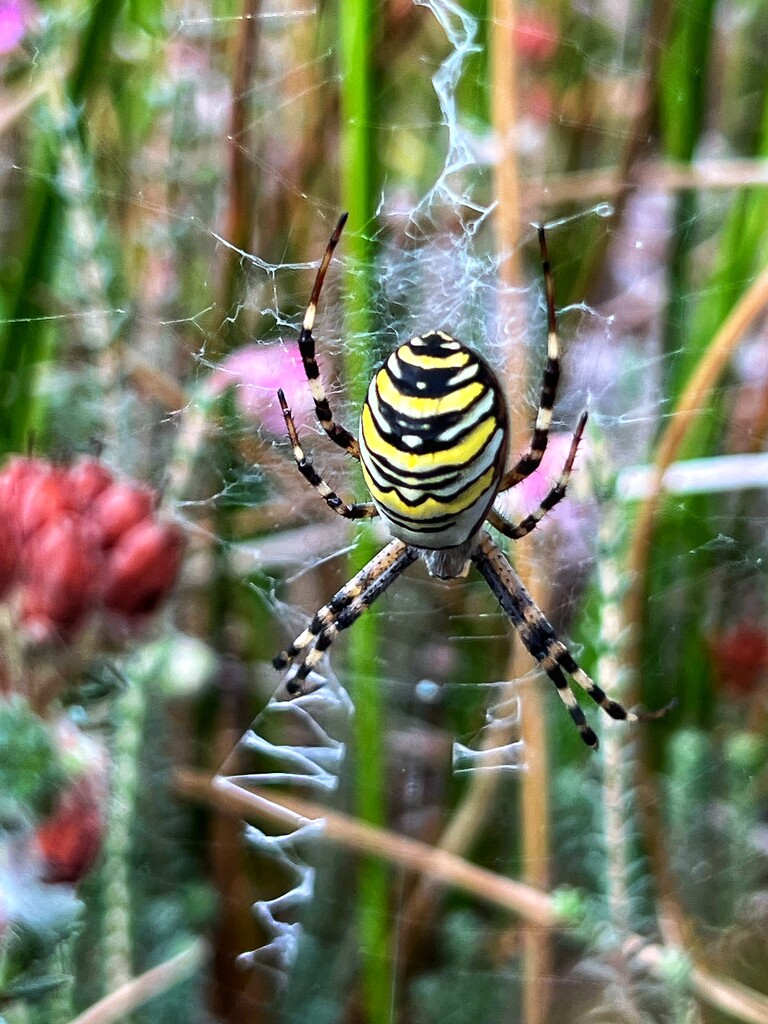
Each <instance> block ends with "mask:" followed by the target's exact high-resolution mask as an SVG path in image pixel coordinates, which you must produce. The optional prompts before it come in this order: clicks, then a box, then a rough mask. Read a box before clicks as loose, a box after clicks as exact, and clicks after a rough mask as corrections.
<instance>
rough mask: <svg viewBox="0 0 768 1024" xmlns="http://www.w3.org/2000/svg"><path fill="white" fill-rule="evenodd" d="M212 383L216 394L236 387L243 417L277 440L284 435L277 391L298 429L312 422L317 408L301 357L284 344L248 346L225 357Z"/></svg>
mask: <svg viewBox="0 0 768 1024" xmlns="http://www.w3.org/2000/svg"><path fill="white" fill-rule="evenodd" d="M210 383H211V389H212V390H213V393H214V394H220V393H221V392H222V391H225V390H226V389H227V388H234V389H235V400H236V402H237V405H238V407H239V409H240V413H241V415H242V416H243V417H244V418H246V419H249V420H251V421H253V422H255V423H258V424H259V425H260V426H262V427H264V429H265V430H267V431H269V433H270V434H274V435H275V436H276V437H284V436H285V421H284V420H283V414H282V413H281V411H280V405H279V403H278V401H277V389H278V388H282V389H283V391H284V392H285V397H286V398H287V400H288V405H289V407H290V409H291V411H292V413H293V418H294V420H295V422H296V425H297V426H298V427H299V428H301V427H302V426H305V425H306V424H307V423H308V422H310V420H311V414H312V410H313V408H314V406H313V404H312V395H311V394H310V390H309V385H308V384H307V378H306V376H305V374H304V367H303V366H302V363H301V357H300V356H299V354H298V352H292V351H289V350H288V349H286V348H283V346H282V345H245V346H244V347H243V348H240V349H238V350H237V351H236V352H232V354H231V355H228V356H227V357H226V359H225V360H224V361H223V362H222V364H221V366H220V367H219V368H218V370H216V372H215V373H214V374H213V376H212V377H211V382H210Z"/></svg>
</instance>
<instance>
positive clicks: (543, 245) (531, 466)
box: [499, 225, 560, 491]
mask: <svg viewBox="0 0 768 1024" xmlns="http://www.w3.org/2000/svg"><path fill="white" fill-rule="evenodd" d="M538 233H539V249H540V251H541V268H542V272H543V274H544V290H545V292H546V296H547V362H546V365H545V367H544V379H543V381H542V384H541V397H540V398H539V410H538V412H537V413H536V423H535V425H534V428H533V438H532V440H531V447H530V449H529V450H528V451H527V452H526V453H525V455H523V456H521V457H520V458H519V459H518V460H517V462H516V464H515V465H514V466H513V467H512V469H510V470H508V471H507V472H506V473H505V474H504V476H503V478H502V481H501V484H500V486H499V491H506V490H508V488H510V487H514V486H515V484H519V483H520V481H521V480H525V478H526V477H527V476H530V475H531V473H533V472H534V470H535V469H536V468H537V467H538V466H539V463H540V462H541V460H542V458H543V456H544V452H545V451H546V448H547V441H548V439H549V428H550V425H551V423H552V410H553V409H554V407H555V397H556V395H557V382H558V381H559V379H560V345H559V341H558V335H557V315H556V313H555V280H554V277H553V276H552V267H551V265H550V262H549V252H548V251H547V236H546V232H545V231H544V227H543V225H539V228H538Z"/></svg>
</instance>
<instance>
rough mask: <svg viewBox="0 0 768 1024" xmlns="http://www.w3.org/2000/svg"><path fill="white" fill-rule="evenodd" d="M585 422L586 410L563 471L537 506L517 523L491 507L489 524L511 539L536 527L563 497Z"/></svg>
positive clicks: (575, 433)
mask: <svg viewBox="0 0 768 1024" xmlns="http://www.w3.org/2000/svg"><path fill="white" fill-rule="evenodd" d="M586 424H587V414H586V412H583V413H582V414H581V416H580V418H579V422H578V423H577V425H576V430H575V431H574V433H573V439H572V440H571V447H570V450H569V452H568V458H567V459H566V460H565V465H564V466H563V471H562V473H561V474H560V476H559V477H558V479H557V483H556V484H555V486H554V487H553V488H552V489H551V490H550V492H549V493H548V494H547V495H546V497H545V498H544V500H543V501H542V502H541V504H540V505H539V507H538V508H537V509H536V510H535V511H534V512H531V514H530V515H528V516H526V517H525V519H523V520H522V521H521V522H519V523H517V524H515V523H510V522H509V520H508V519H505V518H504V516H503V515H501V513H500V512H497V511H496V510H495V509H493V508H492V509H491V510H490V512H489V513H488V522H489V523H490V524H491V526H493V527H495V528H496V529H497V530H498V531H499V532H500V533H503V534H504V536H505V537H509V538H510V539H511V540H520V538H521V537H525V536H526V535H527V534H529V533H531V531H532V530H535V529H536V527H537V526H538V525H539V523H540V522H541V520H542V519H543V518H544V516H545V515H546V514H547V512H551V511H552V509H553V508H554V507H555V505H557V504H558V502H560V501H562V500H563V498H564V497H565V492H566V490H567V488H568V480H569V479H570V476H571V471H572V469H573V461H574V459H575V458H576V451H577V449H578V447H579V442H580V441H581V438H582V435H583V434H584V427H585V426H586Z"/></svg>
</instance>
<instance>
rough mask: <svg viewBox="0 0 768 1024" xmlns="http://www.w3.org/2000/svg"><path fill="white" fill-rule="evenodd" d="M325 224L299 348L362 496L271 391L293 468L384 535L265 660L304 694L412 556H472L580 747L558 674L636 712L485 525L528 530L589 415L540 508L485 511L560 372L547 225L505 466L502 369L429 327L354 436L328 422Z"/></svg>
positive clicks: (512, 477)
mask: <svg viewBox="0 0 768 1024" xmlns="http://www.w3.org/2000/svg"><path fill="white" fill-rule="evenodd" d="M346 219H347V217H346V214H344V215H343V216H342V217H341V219H340V220H339V223H338V224H337V226H336V229H335V231H334V232H333V234H332V236H331V239H330V241H329V243H328V247H327V248H326V251H325V255H324V257H323V260H322V262H321V264H320V269H319V270H318V272H317V278H316V279H315V285H314V288H313V289H312V295H311V297H310V300H309V305H308V306H307V310H306V313H305V314H304V324H303V327H302V330H301V334H300V336H299V351H300V353H301V357H302V360H303V362H304V369H305V371H306V374H307V379H308V381H309V385H310V388H311V391H312V396H313V398H314V402H315V410H316V412H317V417H318V419H319V421H320V424H321V426H322V427H323V429H324V430H325V432H326V434H327V435H328V437H329V438H330V439H331V440H332V441H333V442H334V443H335V444H337V445H339V447H341V448H343V449H344V450H345V451H346V452H347V453H348V454H349V455H352V456H353V457H354V458H356V459H359V460H360V462H361V465H362V470H363V476H364V478H365V483H366V486H367V487H368V490H369V492H370V495H371V498H372V501H371V502H367V503H362V504H354V505H348V504H346V503H345V502H343V501H342V500H341V498H339V496H338V495H337V494H336V493H335V492H334V491H333V490H332V489H331V488H330V487H329V486H328V484H327V483H326V482H325V481H324V480H323V478H322V477H321V476H320V474H319V473H318V472H317V471H316V470H315V468H314V466H313V465H312V463H311V462H310V461H309V460H308V459H307V458H306V456H305V455H304V451H303V449H302V447H301V442H300V440H299V436H298V432H297V430H296V426H295V424H294V422H293V418H292V417H291V413H290V411H289V409H288V406H287V403H286V401H285V396H284V395H283V393H282V391H280V392H278V397H279V399H280V406H281V408H282V410H283V414H284V416H285V422H286V426H287V428H288V434H289V436H290V439H291V444H292V445H293V454H294V458H295V459H296V464H297V466H298V468H299V471H300V472H301V474H302V475H303V476H304V477H305V478H306V479H307V480H308V481H309V483H311V484H312V485H313V487H315V488H316V489H317V491H318V492H319V493H320V495H321V496H322V497H323V498H324V499H325V501H326V502H327V504H328V505H329V506H330V507H331V508H332V509H333V510H334V511H335V512H337V513H338V514H339V515H341V516H344V518H346V519H365V518H371V517H372V516H376V515H380V516H381V517H382V518H383V519H384V520H385V521H386V522H387V525H388V527H389V530H390V533H391V534H392V538H393V539H392V540H391V541H390V542H389V543H388V544H387V545H386V546H385V547H384V548H382V550H381V551H380V552H379V553H378V554H377V555H376V556H375V557H374V558H373V559H371V561H370V562H368V564H367V565H365V566H364V567H363V568H362V569H361V570H360V571H359V572H358V573H357V574H356V575H355V576H354V577H353V578H352V579H351V580H350V581H349V583H347V584H346V585H345V586H343V587H342V588H341V590H339V592H338V593H337V594H335V595H334V597H333V598H331V600H330V601H329V602H328V604H327V605H325V606H324V607H323V608H321V609H320V611H319V612H317V614H316V615H315V617H314V618H313V620H312V622H311V623H310V624H309V626H308V627H307V629H305V630H304V631H303V632H302V633H301V634H300V635H299V636H298V637H296V639H295V640H294V642H293V643H292V644H291V645H290V646H289V647H288V648H287V649H286V650H284V651H282V652H281V653H280V654H278V655H277V657H275V659H274V665H275V667H276V668H279V669H282V668H285V667H286V666H287V665H288V664H290V662H292V661H294V660H296V661H297V662H298V664H297V666H296V668H295V671H294V673H293V675H292V676H291V677H290V679H289V680H288V682H287V687H288V689H289V692H291V693H294V694H296V693H301V692H302V688H303V686H304V680H306V678H307V676H308V675H309V674H310V672H311V671H312V670H313V668H314V667H315V666H316V665H317V664H318V662H319V661H320V658H321V657H322V654H323V652H324V651H325V650H327V648H328V647H329V646H330V645H331V643H332V641H333V639H334V638H335V637H336V636H337V635H338V633H339V632H341V630H343V629H346V628H348V627H349V626H351V625H352V623H353V622H355V620H356V619H357V618H358V617H359V616H360V615H361V614H362V613H363V612H364V611H365V610H366V608H368V607H370V605H371V604H372V603H373V602H374V601H375V600H376V598H377V597H378V596H379V595H380V594H382V593H383V592H384V591H385V590H386V589H387V587H388V586H389V585H390V584H391V583H393V582H394V581H395V580H396V579H397V577H398V576H400V575H401V573H402V572H403V571H404V570H405V569H406V568H407V567H408V566H409V565H410V564H411V563H412V562H414V561H416V559H417V558H421V559H422V560H423V561H424V562H425V564H426V566H427V569H428V570H429V571H430V572H431V573H432V574H433V575H435V576H439V577H441V578H443V579H452V578H454V577H456V576H460V575H463V574H464V573H465V572H466V571H467V569H468V568H469V566H470V564H471V563H474V565H475V566H476V568H477V569H478V570H479V572H480V573H481V575H482V576H483V577H484V578H485V579H486V581H487V582H488V585H489V586H490V588H491V590H492V591H493V593H494V595H495V596H496V598H497V600H498V602H499V604H500V605H501V607H502V609H503V610H504V612H505V613H506V615H507V616H508V618H509V620H510V621H511V623H512V625H513V626H514V627H515V629H516V630H517V631H518V633H519V635H520V639H521V640H522V642H523V644H524V645H525V647H526V648H527V649H528V651H529V652H530V654H531V655H533V657H534V658H535V659H536V660H537V661H538V662H539V664H540V665H541V667H542V668H543V669H544V671H545V672H546V673H547V675H548V676H549V678H550V679H551V680H552V682H553V683H554V684H555V686H556V687H557V692H558V693H559V694H560V697H561V698H562V700H563V702H564V703H565V705H566V707H567V708H568V711H569V713H570V715H571V718H572V719H573V721H574V722H575V723H576V726H577V728H578V729H579V732H580V733H581V736H582V738H583V740H584V742H585V743H587V744H589V746H591V747H596V746H597V736H596V735H595V733H594V730H593V729H592V728H590V726H589V725H588V724H587V721H586V718H585V716H584V712H583V711H582V710H581V707H580V706H579V704H578V702H577V700H576V697H575V696H574V694H573V691H572V690H571V688H570V685H569V684H568V681H567V679H566V676H565V673H567V674H568V675H569V676H570V677H571V678H572V679H573V680H574V681H575V682H576V683H577V684H578V685H579V686H581V687H582V688H583V689H584V690H585V691H586V693H587V694H588V695H589V696H590V697H591V698H592V700H594V701H595V702H596V703H597V704H599V705H600V707H602V708H603V710H604V711H606V712H607V713H608V714H609V715H610V716H611V717H612V718H618V719H632V720H634V719H636V718H637V717H639V716H638V715H636V714H633V713H630V712H628V711H626V710H625V709H624V708H623V707H622V706H621V704H618V703H617V702H616V701H614V700H611V698H610V697H608V696H606V694H605V693H604V692H603V691H602V690H601V689H600V687H599V686H597V685H596V684H595V683H594V682H593V681H592V679H590V677H589V676H588V675H587V673H586V672H585V671H584V670H583V669H582V668H580V666H579V665H578V664H577V662H576V661H575V660H574V658H573V657H572V656H571V654H570V652H569V651H568V649H567V648H566V647H565V645H564V644H563V643H562V642H561V641H560V640H558V638H557V636H556V635H555V632H554V630H553V628H552V626H551V625H550V624H549V622H548V621H547V619H546V618H545V617H544V614H543V613H542V612H541V611H540V609H539V608H538V607H537V606H536V604H535V603H534V601H533V600H532V598H531V597H530V595H529V594H528V592H527V591H526V590H525V588H524V586H523V584H522V583H521V582H520V579H519V578H518V576H517V574H516V573H515V571H514V569H513V568H512V566H511V565H510V563H509V562H508V561H507V559H506V557H505V556H504V554H503V553H502V552H501V550H500V549H499V548H498V547H497V546H496V544H495V543H494V541H493V540H492V539H491V536H490V534H489V533H488V532H487V531H486V530H485V529H484V524H485V523H488V524H490V525H491V526H493V527H494V528H495V529H497V530H499V532H500V533H502V534H504V536H506V537H509V538H511V539H512V540H518V539H519V538H520V537H525V536H526V534H528V533H530V532H531V531H532V530H534V529H535V528H536V525H537V524H538V523H539V521H540V520H541V519H542V517H543V516H544V515H545V514H546V513H547V512H548V511H549V510H550V509H552V508H554V506H555V505H556V504H557V503H558V502H559V501H560V500H561V499H562V498H563V497H564V495H565V490H566V486H567V483H568V477H569V475H570V472H571V469H572V467H573V460H574V458H575V456H576V449H577V447H578V444H579V441H580V439H581V436H582V433H583V430H584V425H585V423H586V419H587V417H586V413H583V414H582V416H581V418H580V420H579V422H578V425H577V427H576V430H575V432H574V435H573V441H572V443H571V448H570V452H569V453H568V458H567V459H566V461H565V465H564V467H563V471H562V473H561V475H560V478H559V480H558V481H557V483H556V484H555V485H554V487H552V489H551V490H550V491H549V493H548V494H547V496H546V497H545V498H544V500H543V501H542V502H541V504H540V505H539V507H538V508H537V509H536V510H535V511H534V512H532V513H531V514H530V515H528V516H526V518H525V519H523V520H521V521H520V522H519V523H511V522H509V520H507V519H505V518H504V517H503V516H502V515H501V514H500V513H499V512H497V511H496V510H495V509H494V508H493V507H492V506H493V502H494V499H495V498H496V496H497V495H498V494H499V493H501V492H502V491H505V490H508V489H509V488H510V487H514V486H515V485H516V484H518V483H520V481H521V480H524V479H525V478H526V477H528V476H530V474H531V473H533V472H534V471H535V470H536V469H537V468H538V466H539V464H540V463H541V459H542V456H543V455H544V451H545V449H546V446H547V438H548V434H549V427H550V423H551V420H552V409H553V406H554V403H555V394H556V391H557V382H558V377H559V372H560V366H559V352H558V347H559V346H558V337H557V325H556V318H555V300H554V284H553V280H552V274H551V271H550V267H549V258H548V255H547V245H546V238H545V234H544V229H543V228H539V244H540V246H541V256H542V265H543V269H544V282H545V287H546V295H547V320H548V341H547V362H546V366H545V369H544V380H543V384H542V389H541V397H540V400H539V410H538V414H537V416H536V424H535V426H534V430H533V438H532V441H531V446H530V449H529V450H528V451H527V452H526V453H525V454H524V455H523V456H521V457H520V458H519V459H518V460H517V462H516V463H514V465H513V466H512V467H511V468H510V469H505V467H506V459H507V451H508V447H509V429H508V425H507V412H506V403H505V400H504V393H503V391H502V389H501V385H500V383H499V380H498V378H497V377H496V375H495V373H494V372H493V370H492V369H491V368H490V367H489V366H488V364H487V363H486V362H485V361H484V360H483V359H482V358H481V357H480V356H479V355H478V354H477V353H476V352H474V351H473V350H472V349H471V348H469V347H468V346H466V345H464V344H463V343H462V342H460V341H458V340H457V339H456V338H454V337H452V336H451V335H450V334H446V333H445V332H444V331H429V332H427V333H425V334H422V335H420V336H418V337H415V338H411V339H410V340H409V341H407V342H405V343H404V344H402V345H400V346H399V348H397V349H396V350H395V351H394V352H393V353H392V354H391V355H390V356H389V357H388V358H387V359H386V361H385V362H384V364H383V365H382V366H381V368H380V369H379V370H378V371H377V372H376V374H375V375H374V377H373V379H372V380H371V383H370V386H369V388H368V393H367V395H366V398H365V402H364V403H363V409H362V413H361V417H360V439H359V441H358V439H357V438H355V437H354V436H353V435H352V434H351V433H350V432H349V431H348V430H346V429H345V428H344V427H342V426H341V425H340V424H338V423H336V422H335V421H334V419H333V415H332V413H331V409H330V405H329V402H328V399H327V396H326V394H325V389H324V388H323V384H322V381H321V379H320V372H319V369H318V365H317V361H316V359H315V343H314V338H313V336H312V329H313V327H314V322H315V313H316V309H317V302H318V299H319V297H320V291H321V289H322V286H323V281H324V279H325V274H326V271H327V270H328V265H329V264H330V261H331V257H332V255H333V251H334V249H335V248H336V244H337V243H338V240H339V237H340V235H341V231H342V228H343V227H344V224H345V222H346Z"/></svg>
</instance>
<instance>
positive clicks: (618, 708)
mask: <svg viewBox="0 0 768 1024" xmlns="http://www.w3.org/2000/svg"><path fill="white" fill-rule="evenodd" d="M472 561H473V562H474V563H475V565H476V566H477V568H478V570H479V571H480V573H481V575H482V576H483V577H484V578H485V580H486V582H487V583H488V585H489V586H490V588H491V590H492V591H493V593H494V595H495V596H496V599H497V600H498V602H499V604H500V605H501V607H502V609H503V611H504V612H505V613H506V615H507V617H508V618H509V620H510V622H511V623H512V625H513V626H514V627H515V629H516V630H517V632H518V633H519V635H520V639H521V640H522V642H523V644H524V646H525V647H526V649H527V650H528V652H529V653H530V654H531V655H533V657H534V658H535V659H536V660H537V661H538V662H539V664H540V665H541V667H542V668H543V669H544V671H545V672H546V673H547V675H548V676H549V678H550V679H551V680H552V682H553V683H554V684H555V686H556V688H557V692H558V694H559V695H560V698H561V700H562V701H563V703H564V704H565V706H566V708H567V709H568V713H569V714H570V716H571V718H572V719H573V721H574V723H575V725H576V728H577V729H578V730H579V732H580V733H581V738H582V739H583V740H584V742H585V743H586V744H587V745H588V746H590V747H593V748H594V749H597V746H598V740H597V736H596V735H595V732H594V730H593V729H592V728H591V727H590V726H589V725H588V724H587V720H586V717H585V715H584V712H583V711H582V709H581V707H580V706H579V704H578V701H577V700H576V697H575V695H574V693H573V690H572V689H571V687H570V685H569V684H568V681H567V679H566V678H565V676H564V674H563V670H564V671H565V672H567V673H568V675H569V676H571V678H572V679H573V680H574V682H576V683H578V685H579V686H580V687H581V688H582V689H583V690H585V691H586V693H587V695H588V696H589V697H591V699H592V700H593V701H594V702H595V703H596V704H599V705H600V707H601V708H602V709H603V711H605V712H606V713H607V714H608V715H610V716H611V718H616V719H622V720H628V721H637V719H638V716H637V715H636V714H634V713H633V712H631V711H627V710H626V708H624V707H622V705H621V704H619V703H618V702H617V701H615V700H611V698H610V697H609V696H608V695H607V694H606V693H605V692H604V691H603V690H602V689H601V688H600V687H599V686H598V685H597V683H595V682H593V680H592V679H590V677H589V676H588V675H587V673H586V672H585V671H584V669H583V668H581V667H580V666H579V664H578V663H577V662H576V661H575V659H574V658H573V656H572V655H571V653H570V651H569V650H568V648H567V647H566V646H565V644H563V643H562V641H560V640H558V638H557V635H556V634H555V631H554V629H553V628H552V626H551V625H550V623H549V622H548V621H547V619H546V618H545V617H544V614H543V613H542V612H541V610H540V609H539V608H538V607H537V605H536V604H535V602H534V601H533V598H532V597H531V596H530V594H529V593H528V591H527V590H526V589H525V587H524V586H523V584H522V583H521V582H520V579H519V578H518V576H517V574H516V573H515V571H514V570H513V568H512V566H511V565H510V564H509V562H508V561H507V560H506V558H505V557H504V555H503V554H502V553H501V551H500V550H499V548H497V547H496V545H495V544H494V543H493V541H492V540H491V538H490V537H489V535H488V534H487V533H482V534H481V535H480V541H479V544H478V547H477V549H476V551H475V552H474V554H473V555H472Z"/></svg>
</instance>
